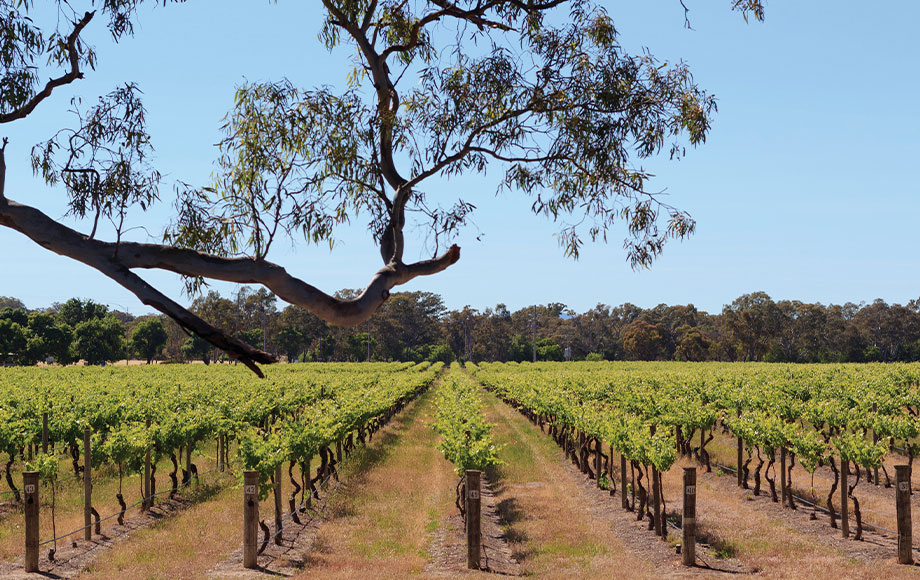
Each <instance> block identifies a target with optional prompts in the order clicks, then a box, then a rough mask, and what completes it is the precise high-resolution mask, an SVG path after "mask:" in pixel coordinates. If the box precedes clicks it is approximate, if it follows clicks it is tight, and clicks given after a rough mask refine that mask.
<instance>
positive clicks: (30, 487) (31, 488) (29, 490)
mask: <svg viewBox="0 0 920 580" xmlns="http://www.w3.org/2000/svg"><path fill="white" fill-rule="evenodd" d="M26 493H30V494H31V493H35V485H33V484H31V483H30V484H29V485H27V486H26Z"/></svg>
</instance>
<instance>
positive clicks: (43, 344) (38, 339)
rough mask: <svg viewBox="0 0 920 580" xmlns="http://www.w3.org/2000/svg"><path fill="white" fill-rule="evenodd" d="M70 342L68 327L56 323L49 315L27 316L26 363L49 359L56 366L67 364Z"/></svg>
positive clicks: (71, 336)
mask: <svg viewBox="0 0 920 580" xmlns="http://www.w3.org/2000/svg"><path fill="white" fill-rule="evenodd" d="M72 340H73V330H72V329H71V328H70V326H68V325H67V324H65V323H58V322H56V321H55V318H54V316H52V315H51V314H45V313H40V312H33V313H32V314H30V315H29V343H28V346H27V349H26V350H27V358H28V361H27V362H29V363H36V362H41V361H44V360H46V359H48V358H49V357H50V358H53V359H54V362H56V363H58V364H68V363H69V362H70V343H71V341H72Z"/></svg>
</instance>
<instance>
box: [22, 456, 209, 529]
mask: <svg viewBox="0 0 920 580" xmlns="http://www.w3.org/2000/svg"><path fill="white" fill-rule="evenodd" d="M215 471H217V470H216V469H209V470H207V471H204V472H201V473H199V474H198V477H199V478H200V477H201V476H202V475H207V474H209V473H214V472H215ZM191 484H192V480H191V478H189V480H188V482H185V483H180V484H179V485H178V486H176V487H175V488H172V487H171V488H169V489H164V490H163V491H158V492H156V493H155V494H153V495H151V496H150V497H144V498H141V499H140V501H137V502H135V503H133V504H131V505H129V506H128V507H126V508H125V509H124V510H123V511H117V512H115V513H114V514H112V515H109V516H106V517H104V518H100V519H99V521H97V522H91V523H90V524H89V525H86V526H81V527H79V528H77V529H75V530H74V531H72V532H69V533H67V534H62V535H60V536H58V537H56V538H51V539H50V540H45V541H44V542H40V543H39V544H38V545H39V547H41V546H44V545H45V544H50V543H51V542H55V541H57V540H62V539H64V538H67V537H69V536H72V535H74V534H76V533H78V532H82V531H83V530H85V529H86V528H91V527H93V526H95V525H96V524H101V523H102V522H104V521H107V520H110V519H112V518H115V517H118V516H119V515H120V514H122V513H123V512H126V511H128V510H129V509H131V508H134V507H137V506H139V505H141V504H142V503H144V502H145V501H147V500H148V499H153V498H155V497H157V496H159V495H163V494H164V493H172V492H173V491H174V490H175V491H178V490H179V489H181V488H184V487H188V486H190V485H191Z"/></svg>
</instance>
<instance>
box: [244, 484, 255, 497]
mask: <svg viewBox="0 0 920 580" xmlns="http://www.w3.org/2000/svg"><path fill="white" fill-rule="evenodd" d="M243 493H245V494H246V495H255V494H256V493H258V492H257V491H256V486H254V485H244V486H243Z"/></svg>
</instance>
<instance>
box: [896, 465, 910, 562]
mask: <svg viewBox="0 0 920 580" xmlns="http://www.w3.org/2000/svg"><path fill="white" fill-rule="evenodd" d="M894 480H895V489H896V491H895V498H896V501H897V513H898V564H913V563H914V558H913V554H911V550H912V549H913V543H912V542H913V530H911V519H910V468H909V467H908V466H907V465H895V466H894Z"/></svg>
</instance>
